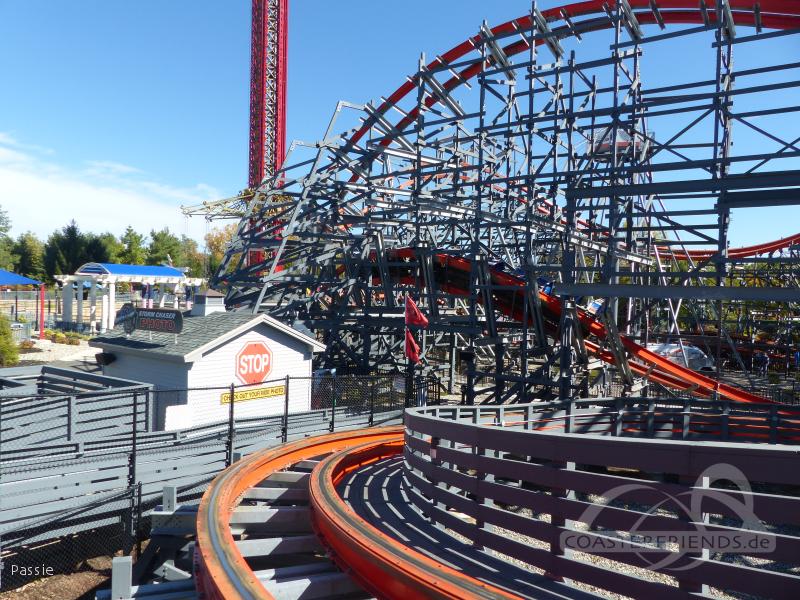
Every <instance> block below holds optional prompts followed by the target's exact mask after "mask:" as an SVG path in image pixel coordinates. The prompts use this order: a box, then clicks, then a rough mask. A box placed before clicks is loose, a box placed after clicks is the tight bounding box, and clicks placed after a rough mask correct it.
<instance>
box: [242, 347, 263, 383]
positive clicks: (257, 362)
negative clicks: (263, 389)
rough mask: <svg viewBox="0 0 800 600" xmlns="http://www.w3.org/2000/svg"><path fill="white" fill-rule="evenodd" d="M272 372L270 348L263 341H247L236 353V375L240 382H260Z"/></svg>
mask: <svg viewBox="0 0 800 600" xmlns="http://www.w3.org/2000/svg"><path fill="white" fill-rule="evenodd" d="M271 372H272V350H270V349H269V347H268V346H267V345H266V344H265V343H264V342H249V343H247V344H245V345H244V347H243V348H242V349H241V350H239V352H238V353H237V354H236V376H237V377H238V378H239V381H241V382H242V383H251V384H252V383H261V382H262V381H264V380H265V379H266V378H267V375H269V374H270V373H271Z"/></svg>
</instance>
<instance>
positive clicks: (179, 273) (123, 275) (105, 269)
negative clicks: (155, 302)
mask: <svg viewBox="0 0 800 600" xmlns="http://www.w3.org/2000/svg"><path fill="white" fill-rule="evenodd" d="M56 279H58V280H59V281H60V282H61V283H69V282H76V281H82V282H86V281H93V282H95V283H99V284H101V285H105V284H107V283H122V282H127V283H143V284H144V283H146V284H160V283H164V284H179V285H202V284H203V283H204V282H205V280H204V279H202V278H200V277H189V276H188V275H187V274H186V269H183V268H180V267H168V266H163V265H127V264H117V263H99V262H90V263H86V264H84V265H82V266H81V267H79V268H78V270H77V271H75V273H74V274H73V275H57V276H56Z"/></svg>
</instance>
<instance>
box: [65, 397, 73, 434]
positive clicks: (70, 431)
mask: <svg viewBox="0 0 800 600" xmlns="http://www.w3.org/2000/svg"><path fill="white" fill-rule="evenodd" d="M73 437H75V396H67V441H68V442H71V441H72V439H73Z"/></svg>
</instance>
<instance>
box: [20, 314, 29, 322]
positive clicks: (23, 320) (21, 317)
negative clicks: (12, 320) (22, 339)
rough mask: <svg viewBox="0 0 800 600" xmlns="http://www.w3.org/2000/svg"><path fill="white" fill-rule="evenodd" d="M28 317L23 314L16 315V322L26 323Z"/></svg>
mask: <svg viewBox="0 0 800 600" xmlns="http://www.w3.org/2000/svg"><path fill="white" fill-rule="evenodd" d="M27 322H28V318H27V317H26V316H25V315H17V323H27Z"/></svg>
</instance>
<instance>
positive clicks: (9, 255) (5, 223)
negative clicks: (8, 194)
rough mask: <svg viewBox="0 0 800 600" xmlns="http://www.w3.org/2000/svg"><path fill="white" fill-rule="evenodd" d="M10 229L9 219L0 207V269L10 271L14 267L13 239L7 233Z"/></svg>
mask: <svg viewBox="0 0 800 600" xmlns="http://www.w3.org/2000/svg"><path fill="white" fill-rule="evenodd" d="M10 231H11V219H10V218H9V217H8V213H7V212H6V211H5V210H3V208H2V207H0V269H6V270H7V271H11V270H13V269H14V254H13V252H14V241H13V240H12V239H11V237H10V236H9V235H8V233H9V232H10Z"/></svg>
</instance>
